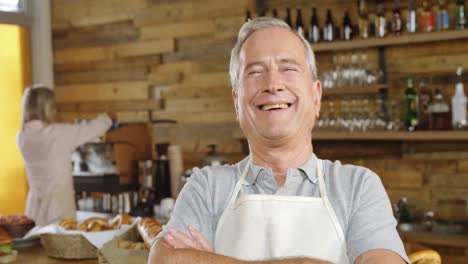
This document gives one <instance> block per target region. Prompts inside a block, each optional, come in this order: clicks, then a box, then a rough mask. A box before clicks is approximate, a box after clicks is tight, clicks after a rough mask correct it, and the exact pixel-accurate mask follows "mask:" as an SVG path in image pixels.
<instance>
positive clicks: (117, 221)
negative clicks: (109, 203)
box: [58, 214, 133, 232]
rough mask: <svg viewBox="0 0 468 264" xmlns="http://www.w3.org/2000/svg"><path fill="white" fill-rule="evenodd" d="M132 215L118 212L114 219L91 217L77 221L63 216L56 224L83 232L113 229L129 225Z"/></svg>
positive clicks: (66, 228)
mask: <svg viewBox="0 0 468 264" xmlns="http://www.w3.org/2000/svg"><path fill="white" fill-rule="evenodd" d="M132 221H133V220H132V217H131V216H130V215H128V214H119V215H117V216H116V217H115V218H114V219H112V220H111V221H109V220H108V219H105V218H100V217H91V218H88V219H86V220H84V221H83V222H81V223H79V224H78V222H77V221H76V219H73V218H65V219H62V220H61V221H60V222H59V223H58V225H59V226H61V227H62V228H63V229H65V230H79V231H84V232H97V231H106V230H113V229H120V227H121V226H122V225H131V224H132Z"/></svg>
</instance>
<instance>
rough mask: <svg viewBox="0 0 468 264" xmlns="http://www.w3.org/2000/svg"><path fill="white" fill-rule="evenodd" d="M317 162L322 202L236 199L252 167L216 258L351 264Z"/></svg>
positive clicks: (229, 212)
mask: <svg viewBox="0 0 468 264" xmlns="http://www.w3.org/2000/svg"><path fill="white" fill-rule="evenodd" d="M318 161H319V162H318V163H317V175H318V183H319V189H320V195H321V198H320V197H319V198H317V197H305V196H280V195H261V194H246V195H241V196H240V197H239V199H236V198H237V196H238V194H239V192H240V191H241V187H242V185H243V183H244V179H245V177H246V175H247V172H248V170H249V167H250V161H249V163H248V164H247V165H246V167H245V169H244V171H243V172H242V175H241V177H240V179H239V181H238V182H237V183H236V186H235V188H234V192H233V195H232V197H231V199H230V201H229V204H228V206H227V207H226V210H225V211H224V212H223V214H222V215H221V218H220V220H219V223H218V228H217V229H216V237H215V252H216V253H217V254H221V255H226V256H230V257H234V258H237V259H241V260H266V259H278V258H287V257H313V258H319V259H323V260H327V261H331V262H333V263H339V264H345V263H346V264H348V263H349V260H348V256H347V253H346V242H345V238H344V234H343V230H342V229H341V226H340V223H339V222H338V219H337V218H336V215H335V213H334V211H333V208H332V207H331V204H330V202H329V201H328V199H327V194H326V191H325V183H324V179H323V177H324V176H323V172H322V161H321V160H318Z"/></svg>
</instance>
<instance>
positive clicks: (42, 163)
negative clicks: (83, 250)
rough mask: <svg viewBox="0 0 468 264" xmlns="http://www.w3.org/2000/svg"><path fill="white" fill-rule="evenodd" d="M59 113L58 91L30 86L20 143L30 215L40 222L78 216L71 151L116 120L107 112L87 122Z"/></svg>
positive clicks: (27, 206) (27, 92) (38, 223)
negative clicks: (59, 118)
mask: <svg viewBox="0 0 468 264" xmlns="http://www.w3.org/2000/svg"><path fill="white" fill-rule="evenodd" d="M56 113H57V110H56V105H55V95H54V91H52V90H51V89H49V88H47V87H45V86H35V87H29V88H26V90H25V92H24V94H23V99H22V122H21V125H22V127H21V131H20V132H19V133H18V135H17V144H18V147H19V149H20V152H21V155H22V156H23V160H24V163H25V167H26V173H27V177H28V185H29V192H28V198H27V204H26V215H27V216H29V217H30V218H32V219H34V221H35V222H36V225H38V226H43V225H47V224H49V223H52V222H54V221H57V220H59V219H61V218H75V217H76V205H75V191H74V188H73V177H72V168H71V154H72V152H73V151H74V149H75V148H76V147H78V146H80V145H82V144H84V143H86V142H88V141H91V140H93V139H95V138H96V137H98V136H100V135H102V134H104V133H105V132H106V131H107V130H108V129H109V128H110V127H111V126H112V122H113V120H112V119H111V117H109V115H106V114H104V115H99V116H98V117H96V118H95V119H93V120H91V121H89V122H85V123H79V124H63V123H56V122H55V121H56ZM113 119H115V118H113Z"/></svg>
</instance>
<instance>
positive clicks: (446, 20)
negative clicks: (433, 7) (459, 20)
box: [436, 0, 450, 31]
mask: <svg viewBox="0 0 468 264" xmlns="http://www.w3.org/2000/svg"><path fill="white" fill-rule="evenodd" d="M436 20H437V30H439V31H442V30H447V29H449V28H450V16H449V13H448V11H447V5H446V3H445V0H439V6H438V9H437V19H436Z"/></svg>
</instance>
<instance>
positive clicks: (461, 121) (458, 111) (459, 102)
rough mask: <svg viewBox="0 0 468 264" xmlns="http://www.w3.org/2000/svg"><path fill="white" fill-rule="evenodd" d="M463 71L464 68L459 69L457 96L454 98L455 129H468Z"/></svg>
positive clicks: (453, 116) (453, 115) (453, 122)
mask: <svg viewBox="0 0 468 264" xmlns="http://www.w3.org/2000/svg"><path fill="white" fill-rule="evenodd" d="M462 71H463V68H462V67H461V66H460V67H458V69H457V83H456V85H455V94H454V95H453V97H452V125H453V128H455V129H463V128H465V127H466V96H465V90H464V86H463V82H462Z"/></svg>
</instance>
